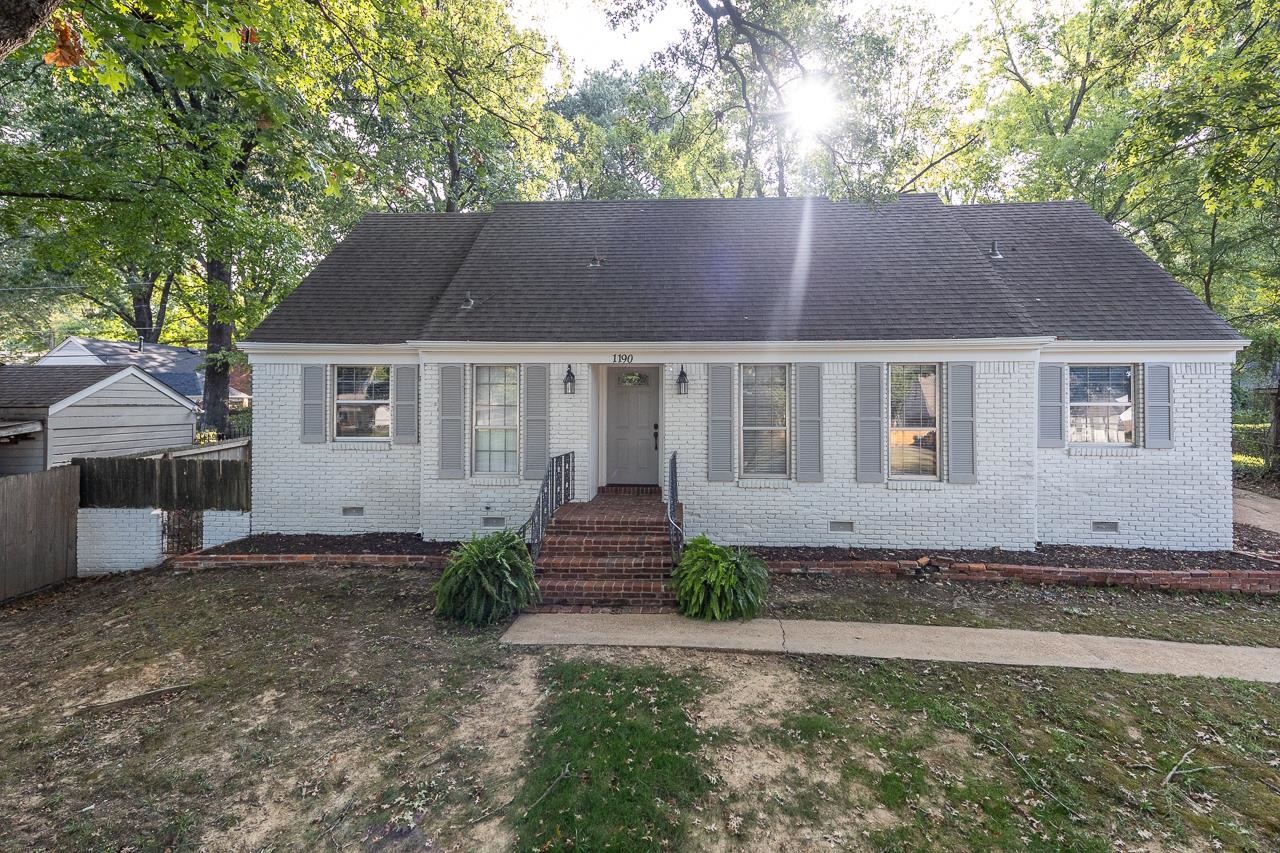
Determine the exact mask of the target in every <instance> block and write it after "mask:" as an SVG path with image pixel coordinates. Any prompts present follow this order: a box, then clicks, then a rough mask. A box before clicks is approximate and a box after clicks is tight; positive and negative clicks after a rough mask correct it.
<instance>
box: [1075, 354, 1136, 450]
mask: <svg viewBox="0 0 1280 853" xmlns="http://www.w3.org/2000/svg"><path fill="white" fill-rule="evenodd" d="M1070 378H1071V382H1070V385H1071V403H1070V407H1069V408H1070V418H1069V433H1070V435H1069V438H1070V440H1071V441H1072V442H1073V443H1077V444H1133V421H1134V410H1133V367H1132V365H1128V364H1109V365H1090V366H1082V367H1072V368H1071V369H1070Z"/></svg>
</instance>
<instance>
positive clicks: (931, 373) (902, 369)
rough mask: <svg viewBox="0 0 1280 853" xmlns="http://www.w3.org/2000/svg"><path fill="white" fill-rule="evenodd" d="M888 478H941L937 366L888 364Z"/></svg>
mask: <svg viewBox="0 0 1280 853" xmlns="http://www.w3.org/2000/svg"><path fill="white" fill-rule="evenodd" d="M889 476H890V477H929V478H934V479H936V478H937V476H938V365H936V364H891V365H889Z"/></svg>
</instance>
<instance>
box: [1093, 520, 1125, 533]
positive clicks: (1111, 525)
mask: <svg viewBox="0 0 1280 853" xmlns="http://www.w3.org/2000/svg"><path fill="white" fill-rule="evenodd" d="M1093 532H1094V533H1119V532H1120V522H1118V521H1095V522H1094V523H1093Z"/></svg>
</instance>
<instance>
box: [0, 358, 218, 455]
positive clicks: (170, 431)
mask: <svg viewBox="0 0 1280 853" xmlns="http://www.w3.org/2000/svg"><path fill="white" fill-rule="evenodd" d="M195 408H196V407H195V404H194V403H193V402H192V401H191V400H188V399H187V398H186V397H184V396H182V395H181V394H179V393H178V392H177V391H175V390H173V389H172V388H170V387H169V386H168V385H165V384H164V383H162V382H160V381H158V380H156V379H155V378H154V377H152V376H150V375H148V374H146V373H144V372H143V371H141V370H139V369H138V368H136V367H116V366H109V365H62V366H43V367H42V366H38V365H29V366H24V365H0V475H6V474H28V473H31V472H34V471H43V470H46V469H48V468H52V467H54V466H56V465H65V464H67V463H68V462H70V461H71V459H72V458H73V457H76V456H119V455H123V454H127V453H137V452H140V451H146V450H161V449H164V448H168V447H178V446H181V445H187V444H191V443H192V441H194V439H195V422H196V415H195Z"/></svg>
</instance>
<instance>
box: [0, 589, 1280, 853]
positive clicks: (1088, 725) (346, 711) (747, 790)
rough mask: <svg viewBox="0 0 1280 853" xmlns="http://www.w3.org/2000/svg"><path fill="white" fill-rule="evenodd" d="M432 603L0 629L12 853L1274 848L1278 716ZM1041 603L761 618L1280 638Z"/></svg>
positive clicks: (1147, 601)
mask: <svg viewBox="0 0 1280 853" xmlns="http://www.w3.org/2000/svg"><path fill="white" fill-rule="evenodd" d="M433 579H434V578H433V576H432V575H431V574H430V573H424V572H417V571H411V570H403V571H387V570H368V569H365V570H347V569H323V568H315V567H308V568H301V567H300V568H297V569H287V570H278V569H277V570H255V569H250V568H245V569H235V570H227V571H210V572H204V573H198V574H194V575H180V574H174V573H164V572H159V571H154V572H147V573H144V574H142V575H139V576H135V577H130V578H111V579H107V580H102V581H95V582H83V583H76V584H72V585H70V586H69V587H67V588H64V589H63V590H61V591H57V592H54V593H50V594H46V595H42V596H39V597H36V598H32V599H28V600H26V601H23V602H19V603H17V604H16V605H15V604H10V605H7V606H3V607H0V683H4V684H6V685H9V687H8V688H7V689H6V691H5V692H4V693H3V694H0V826H4V827H5V828H6V829H5V833H4V834H3V836H2V837H0V847H3V848H4V849H13V850H28V849H49V850H55V849H56V850H119V849H136V850H156V851H160V850H174V851H177V850H194V849H198V848H206V849H245V850H261V849H273V850H294V849H319V848H328V849H337V850H348V849H350V850H363V849H396V850H398V849H418V850H420V849H423V848H424V847H428V846H429V847H431V848H432V849H443V850H503V849H520V850H602V849H615V850H685V849H691V850H708V851H712V850H715V851H719V850H740V849H747V850H761V851H765V850H769V851H773V850H807V849H813V848H815V847H823V848H828V849H852V850H872V849H874V850H920V849H936V850H954V849H1007V850H1025V849H1046V850H1048V849H1080V850H1090V849H1096V850H1107V849H1119V848H1123V849H1126V850H1140V849H1146V850H1151V851H1156V850H1171V849H1192V850H1199V849H1206V850H1207V849H1215V848H1218V847H1221V848H1223V849H1243V850H1268V849H1276V847H1277V845H1280V770H1278V769H1277V768H1278V767H1280V733H1277V731H1276V729H1277V728H1280V687H1277V686H1270V685H1248V684H1240V683H1229V682H1211V681H1206V680H1200V679H1175V678H1163V677H1149V676H1135V675H1123V674H1115V673H1104V672H1086V671H1071V670H1048V669H1029V668H1014V667H990V666H963V665H952V664H948V665H938V664H928V663H918V662H903V661H895V662H877V661H868V660H854V659H834V658H796V657H780V656H774V657H769V656H763V657H753V656H746V655H725V654H708V653H699V652H688V651H662V650H623V649H618V650H608V649H594V650H587V649H573V648H569V649H553V650H546V651H543V652H541V653H536V652H530V651H514V650H510V649H507V648H505V647H503V646H501V645H500V644H499V643H498V641H497V640H498V637H499V635H500V631H498V630H496V629H494V630H485V631H473V630H468V629H462V628H458V627H455V626H451V625H448V624H444V623H442V622H440V621H438V620H437V619H436V618H435V617H434V616H433V615H432V614H431V612H430V603H431V596H430V586H431V582H432V581H433ZM1028 590H1030V588H1026V587H1016V586H1012V585H1001V586H1000V587H982V588H974V589H968V588H966V589H965V590H963V591H956V590H949V589H947V585H943V584H913V583H906V582H898V581H891V582H873V581H863V582H862V585H849V584H846V583H845V582H836V581H815V580H812V579H787V580H785V581H782V582H780V583H777V584H775V588H774V593H773V599H772V603H771V612H772V613H774V614H775V615H776V614H781V613H792V614H800V613H803V614H804V615H823V616H826V617H829V618H884V619H894V620H899V621H901V620H907V619H911V620H915V621H922V622H933V623H935V624H948V623H950V624H977V623H981V624H1015V625H1017V626H1019V627H1074V628H1077V629H1084V630H1095V629H1099V630H1101V629H1104V628H1105V629H1108V630H1113V631H1114V632H1115V633H1129V634H1135V635H1141V636H1168V635H1171V634H1178V633H1185V634H1187V635H1188V636H1194V637H1196V638H1198V639H1207V640H1217V641H1223V640H1227V639H1229V640H1230V641H1233V642H1258V643H1262V642H1267V643H1276V642H1277V640H1276V639H1275V638H1280V610H1278V609H1277V607H1276V606H1273V605H1270V604H1269V603H1267V602H1262V601H1250V600H1227V599H1207V598H1205V599H1202V598H1192V597H1174V596H1163V595H1156V594H1135V593H1131V592H1127V591H1119V590H1068V591H1060V592H1061V593H1062V595H1061V597H1056V596H1055V597H1053V598H1045V599H1041V600H1037V599H1034V598H1028V595H1029V593H1028V592H1027V591H1028ZM1002 591H1003V592H1002ZM1030 591H1031V592H1035V593H1042V592H1044V591H1043V590H1030ZM957 596H959V597H957ZM823 608H825V609H823ZM1062 620H1065V622H1063V621H1062ZM1215 626H1217V628H1215ZM157 690H160V691H162V692H153V691H157ZM1184 756H1185V757H1184Z"/></svg>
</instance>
